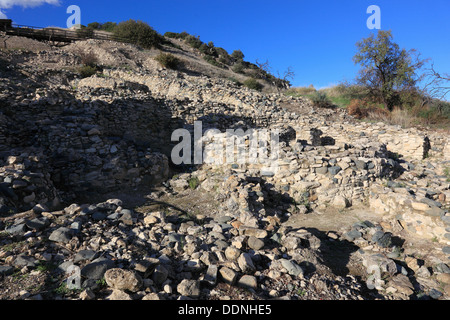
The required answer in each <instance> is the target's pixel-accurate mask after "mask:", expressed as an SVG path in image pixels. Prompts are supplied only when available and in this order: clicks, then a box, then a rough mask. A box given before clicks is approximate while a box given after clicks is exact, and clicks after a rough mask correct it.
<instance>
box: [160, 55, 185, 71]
mask: <svg viewBox="0 0 450 320" xmlns="http://www.w3.org/2000/svg"><path fill="white" fill-rule="evenodd" d="M155 60H156V61H158V62H159V63H160V64H161V65H162V66H163V67H165V68H168V69H172V70H176V69H178V66H179V65H180V63H181V61H180V59H178V58H177V57H175V56H174V55H173V54H170V53H160V54H158V55H157V56H156V57H155Z"/></svg>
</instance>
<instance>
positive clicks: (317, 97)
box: [311, 91, 333, 108]
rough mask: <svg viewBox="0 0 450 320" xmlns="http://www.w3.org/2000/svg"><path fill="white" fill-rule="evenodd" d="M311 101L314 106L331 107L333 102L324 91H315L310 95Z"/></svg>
mask: <svg viewBox="0 0 450 320" xmlns="http://www.w3.org/2000/svg"><path fill="white" fill-rule="evenodd" d="M311 101H312V102H313V103H314V105H315V106H316V107H319V108H331V107H333V102H331V100H330V99H329V98H328V96H327V94H326V93H324V92H320V91H317V92H316V93H314V94H313V95H312V96H311Z"/></svg>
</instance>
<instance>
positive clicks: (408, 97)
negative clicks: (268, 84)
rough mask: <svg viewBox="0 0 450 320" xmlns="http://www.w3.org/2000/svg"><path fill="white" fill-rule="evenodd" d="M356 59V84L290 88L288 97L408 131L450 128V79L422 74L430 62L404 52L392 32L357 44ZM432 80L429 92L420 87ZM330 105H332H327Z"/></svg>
mask: <svg viewBox="0 0 450 320" xmlns="http://www.w3.org/2000/svg"><path fill="white" fill-rule="evenodd" d="M356 47H357V49H358V52H357V53H356V55H355V56H354V57H353V61H354V62H355V64H358V65H360V66H361V69H360V71H359V73H358V76H357V77H356V79H355V81H354V82H353V83H341V84H339V85H337V86H333V87H330V88H325V89H321V90H316V89H315V88H314V87H313V86H309V87H297V88H291V89H289V90H287V91H285V94H286V95H290V96H301V97H306V98H309V99H311V100H312V101H313V103H314V104H315V105H316V106H318V107H329V104H333V105H334V106H337V107H340V108H346V109H347V110H348V112H349V114H350V115H353V116H355V118H357V119H365V120H368V121H382V122H387V123H391V124H395V125H401V126H403V127H410V126H414V125H427V126H430V125H432V126H436V127H443V128H445V127H447V128H448V126H449V125H450V103H449V102H446V101H444V100H443V98H445V96H446V95H447V94H448V93H449V92H450V88H449V87H450V85H449V83H450V76H448V75H441V74H439V73H438V72H436V71H435V70H434V68H433V67H432V69H428V70H425V71H421V70H422V69H423V68H424V66H425V64H426V62H427V60H422V59H420V58H419V56H420V55H419V54H418V53H417V52H416V51H415V50H409V51H407V50H406V49H400V47H399V46H398V44H396V43H395V42H394V41H393V36H392V32H391V31H379V32H378V34H377V35H375V34H371V35H370V36H369V37H368V38H365V39H362V40H361V41H359V42H358V43H357V44H356ZM425 78H428V81H427V85H425V88H420V87H419V84H420V83H421V81H423V80H424V79H425ZM327 102H328V103H327Z"/></svg>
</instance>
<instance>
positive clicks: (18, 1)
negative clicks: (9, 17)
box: [0, 0, 60, 9]
mask: <svg viewBox="0 0 450 320" xmlns="http://www.w3.org/2000/svg"><path fill="white" fill-rule="evenodd" d="M59 2H60V0H0V8H2V9H9V8H12V7H14V6H19V7H23V8H30V7H37V6H40V5H42V4H53V5H59V4H60V3H59Z"/></svg>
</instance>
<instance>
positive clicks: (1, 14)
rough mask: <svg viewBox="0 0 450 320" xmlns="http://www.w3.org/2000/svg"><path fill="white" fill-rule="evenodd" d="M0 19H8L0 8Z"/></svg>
mask: <svg viewBox="0 0 450 320" xmlns="http://www.w3.org/2000/svg"><path fill="white" fill-rule="evenodd" d="M0 19H8V17H7V16H6V14H4V13H3V12H2V10H0Z"/></svg>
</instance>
